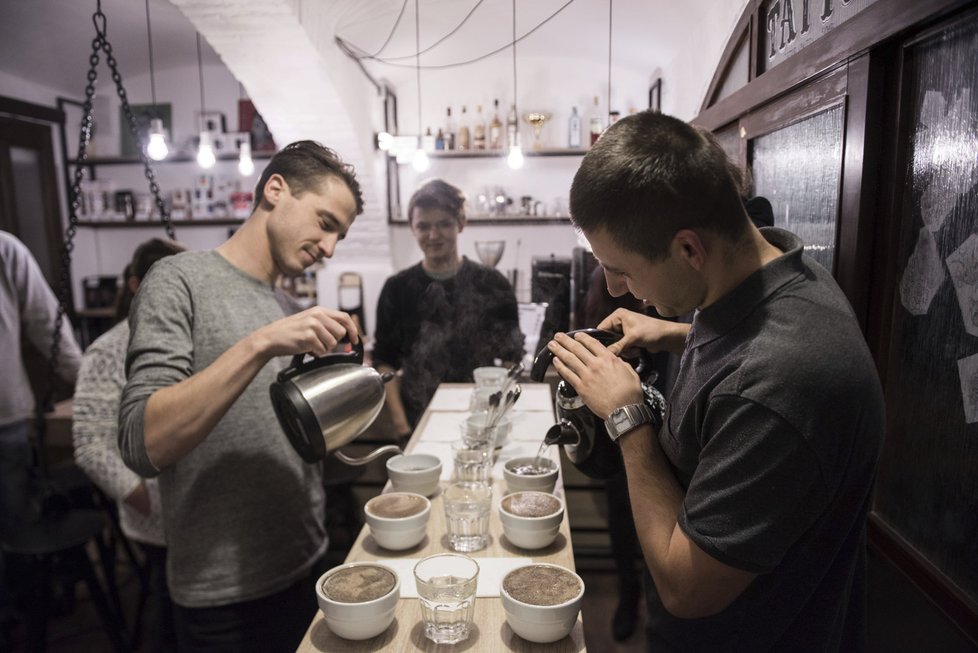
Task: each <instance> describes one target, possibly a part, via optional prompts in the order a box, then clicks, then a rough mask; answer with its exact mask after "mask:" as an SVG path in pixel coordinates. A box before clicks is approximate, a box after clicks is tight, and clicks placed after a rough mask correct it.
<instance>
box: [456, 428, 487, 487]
mask: <svg viewBox="0 0 978 653" xmlns="http://www.w3.org/2000/svg"><path fill="white" fill-rule="evenodd" d="M492 452H493V448H492V441H491V440H481V441H473V440H465V439H459V440H456V441H455V442H452V460H453V461H454V474H453V475H452V480H453V481H478V482H480V483H491V482H492Z"/></svg>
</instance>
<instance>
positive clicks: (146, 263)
mask: <svg viewBox="0 0 978 653" xmlns="http://www.w3.org/2000/svg"><path fill="white" fill-rule="evenodd" d="M186 249H187V248H186V247H184V246H183V245H182V244H180V243H178V242H176V241H175V240H168V239H166V238H150V239H149V240H147V241H146V242H144V243H141V244H140V245H139V247H137V248H136V251H135V252H133V253H132V260H131V261H129V263H128V264H127V265H126V269H125V270H123V271H122V291H121V292H120V293H119V299H118V301H117V302H116V307H115V318H116V321H119V320H124V319H125V318H126V317H128V316H129V307H130V305H131V304H132V298H133V293H132V291H131V290H130V289H129V277H136V280H137V281H139V282H140V283H142V281H143V277H145V276H146V273H147V272H149V269H150V268H151V267H153V264H154V263H156V262H157V261H159V260H160V259H161V258H166V257H167V256H172V255H173V254H179V253H180V252H183V251H185V250H186Z"/></svg>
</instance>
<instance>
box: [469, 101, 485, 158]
mask: <svg viewBox="0 0 978 653" xmlns="http://www.w3.org/2000/svg"><path fill="white" fill-rule="evenodd" d="M472 149H473V150H484V149H486V119H485V118H483V117H482V105H481V104H479V105H476V108H475V126H474V127H473V128H472Z"/></svg>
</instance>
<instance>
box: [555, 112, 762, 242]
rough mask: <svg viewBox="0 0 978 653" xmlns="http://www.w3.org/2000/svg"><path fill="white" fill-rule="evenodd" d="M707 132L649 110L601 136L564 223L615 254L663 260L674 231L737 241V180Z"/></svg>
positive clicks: (740, 211) (741, 225)
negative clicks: (605, 238) (604, 238)
mask: <svg viewBox="0 0 978 653" xmlns="http://www.w3.org/2000/svg"><path fill="white" fill-rule="evenodd" d="M735 169H736V168H735V167H733V166H731V165H730V163H729V159H728V157H727V155H726V153H725V152H724V151H723V149H722V148H721V147H720V145H719V143H718V142H717V140H716V139H715V138H714V137H713V135H712V134H710V133H709V132H707V131H705V130H702V129H699V128H697V127H694V126H693V125H690V124H688V123H686V122H683V121H682V120H679V119H678V118H673V117H672V116H667V115H665V114H662V113H659V112H656V111H642V112H640V113H636V114H633V115H630V116H628V117H626V118H623V119H621V120H619V121H618V122H616V123H615V124H613V125H612V126H611V127H609V128H608V129H607V131H605V132H604V133H603V134H602V135H601V138H599V139H598V142H597V143H595V144H594V146H593V147H592V148H591V149H590V150H589V151H588V153H587V154H586V155H585V156H584V160H583V161H582V162H581V167H580V168H579V169H578V170H577V173H576V174H575V175H574V182H573V183H572V184H571V193H570V208H571V220H572V221H573V222H574V224H575V225H576V226H577V227H578V228H580V229H582V230H583V231H585V232H593V231H597V230H599V229H605V230H606V231H607V233H608V234H609V235H610V236H611V237H612V238H613V239H614V242H616V243H617V244H618V245H619V246H621V247H622V248H623V249H625V250H628V251H632V252H636V253H638V254H641V255H643V256H645V257H646V258H648V259H649V260H652V261H656V260H660V259H662V258H665V257H666V256H667V255H668V252H669V244H670V243H671V242H672V238H673V236H675V235H676V232H677V231H679V230H680V229H706V230H711V231H713V232H715V233H718V234H721V235H724V236H727V237H729V238H731V239H733V240H737V239H739V238H740V237H741V236H742V235H743V234H744V233H745V230H746V229H747V228H748V224H749V223H748V220H747V215H746V214H745V212H744V206H743V203H742V200H741V187H742V186H741V185H742V183H743V180H742V179H741V178H737V179H735V178H734V174H732V173H733V171H734V170H735Z"/></svg>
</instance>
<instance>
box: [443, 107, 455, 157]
mask: <svg viewBox="0 0 978 653" xmlns="http://www.w3.org/2000/svg"><path fill="white" fill-rule="evenodd" d="M445 149H446V150H454V149H455V121H454V120H452V108H451V107H448V108H447V109H446V110H445Z"/></svg>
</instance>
